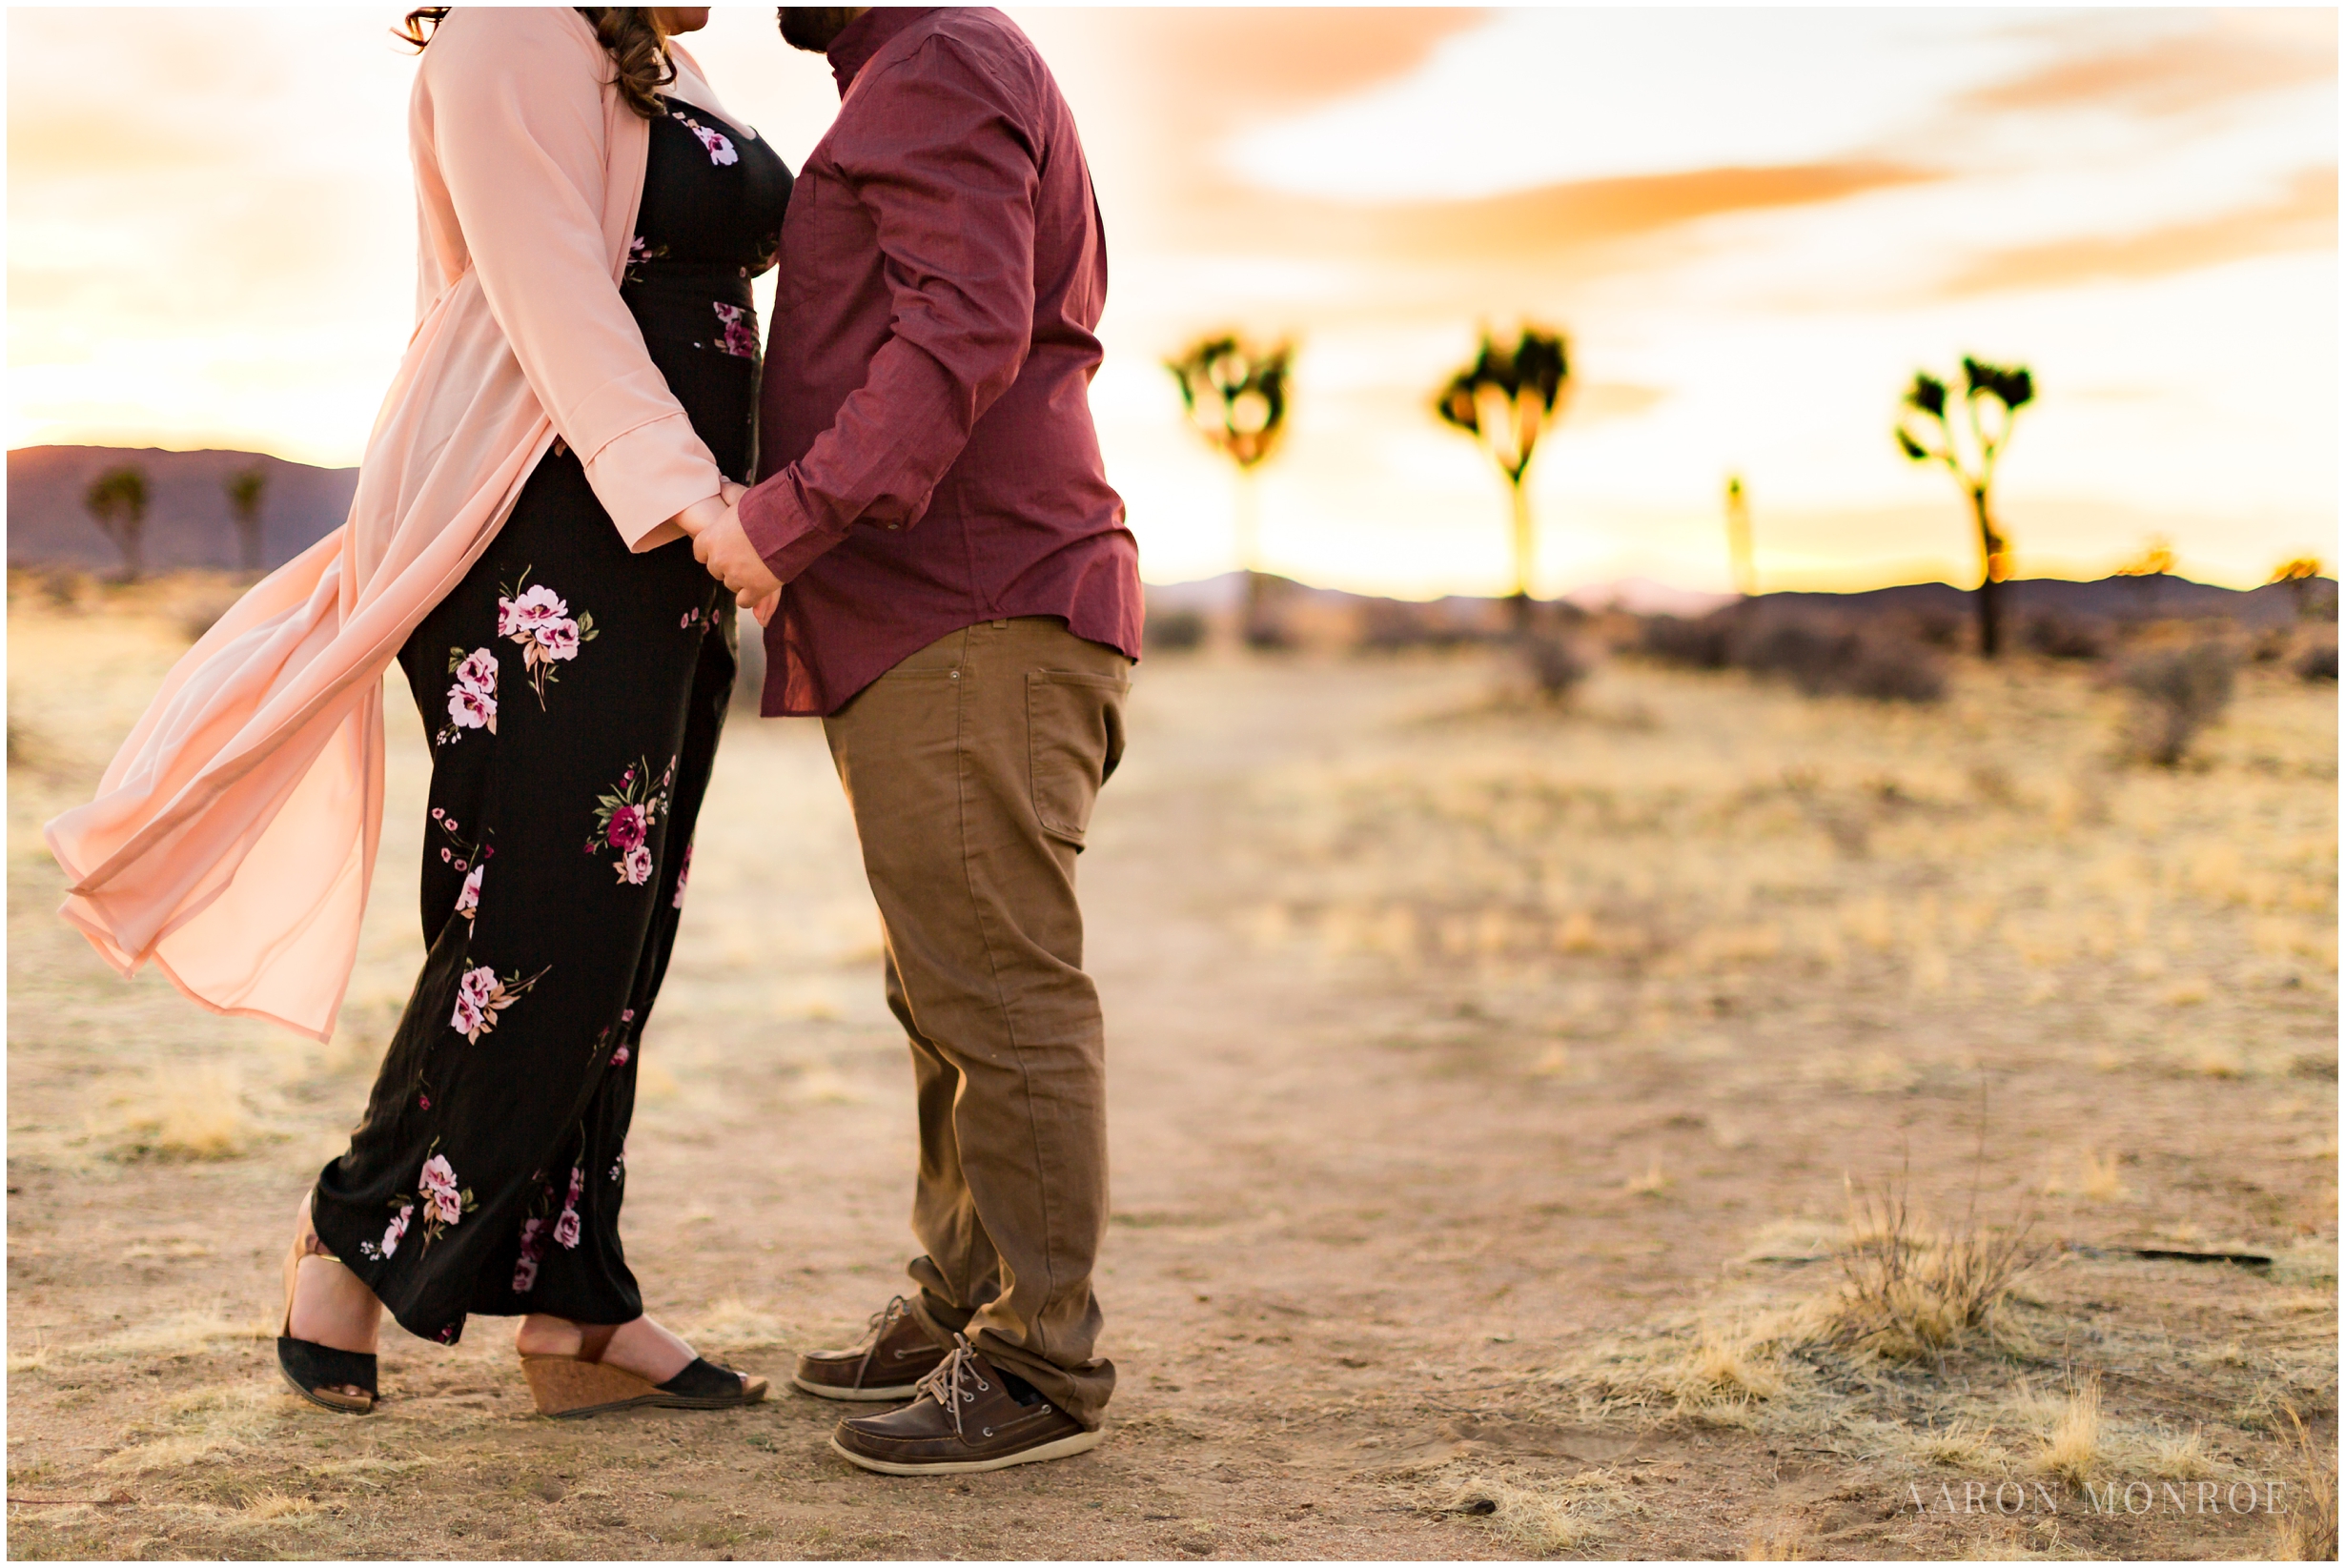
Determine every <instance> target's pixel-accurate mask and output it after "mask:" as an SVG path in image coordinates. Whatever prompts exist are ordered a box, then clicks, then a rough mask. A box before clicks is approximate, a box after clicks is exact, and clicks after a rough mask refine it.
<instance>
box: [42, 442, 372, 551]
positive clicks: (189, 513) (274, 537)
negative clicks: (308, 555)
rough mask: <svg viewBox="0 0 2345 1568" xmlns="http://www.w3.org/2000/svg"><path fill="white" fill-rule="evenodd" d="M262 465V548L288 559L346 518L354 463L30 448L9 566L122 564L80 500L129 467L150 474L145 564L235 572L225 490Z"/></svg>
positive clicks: (354, 480)
mask: <svg viewBox="0 0 2345 1568" xmlns="http://www.w3.org/2000/svg"><path fill="white" fill-rule="evenodd" d="M255 466H257V467H258V468H259V469H260V471H261V472H262V473H263V474H264V475H266V476H267V478H268V488H267V490H266V491H265V493H264V494H263V497H262V500H261V511H260V519H261V521H260V539H261V553H262V557H263V559H264V561H265V562H266V564H268V565H270V566H281V565H283V564H284V563H285V562H286V561H288V560H292V559H293V558H294V557H296V556H297V555H299V554H300V553H301V552H302V551H304V550H306V549H308V548H309V547H310V546H311V545H313V544H315V543H316V542H317V541H318V540H321V539H323V538H324V537H325V536H326V535H328V534H330V533H332V532H333V531H334V530H335V529H336V528H339V527H340V526H341V525H342V519H345V518H347V517H348V516H349V515H350V498H351V497H352V496H353V495H355V494H356V493H357V488H358V471H357V469H355V468H312V467H310V466H309V465H308V464H307V463H296V462H287V461H285V460H284V459H283V458H268V457H262V456H260V455H259V454H257V453H253V452H163V451H158V450H156V449H154V448H153V447H120V446H28V447H20V448H18V449H17V450H15V451H13V452H10V454H9V521H8V532H9V564H10V566H34V567H38V566H80V567H87V568H91V569H92V570H99V571H104V570H109V569H111V568H113V567H116V566H119V565H120V564H121V563H122V557H121V555H120V553H119V552H117V551H116V550H115V549H114V547H113V544H112V541H111V540H108V539H107V538H106V536H105V535H104V534H101V533H99V532H98V527H97V524H96V523H95V522H93V521H92V520H91V517H90V514H89V512H88V511H87V510H85V509H84V508H83V506H82V497H83V495H84V494H85V493H86V492H87V491H88V490H89V488H90V481H91V480H92V479H96V478H97V477H98V476H99V475H100V474H102V473H105V472H106V471H107V470H108V469H112V468H121V467H131V468H136V469H139V470H140V471H142V472H143V473H144V474H145V475H146V477H147V527H146V557H147V570H149V571H151V572H167V571H171V570H173V568H175V567H182V566H212V567H220V568H224V569H227V570H230V571H234V570H235V568H236V567H238V566H239V565H241V564H242V560H241V557H240V554H239V546H238V542H237V537H236V525H235V519H233V518H232V517H231V516H230V514H229V510H228V496H227V493H226V491H225V489H224V488H223V486H224V485H225V484H226V483H227V481H228V479H229V478H230V477H231V476H232V475H235V474H238V473H241V472H243V471H244V470H246V469H248V468H252V467H255Z"/></svg>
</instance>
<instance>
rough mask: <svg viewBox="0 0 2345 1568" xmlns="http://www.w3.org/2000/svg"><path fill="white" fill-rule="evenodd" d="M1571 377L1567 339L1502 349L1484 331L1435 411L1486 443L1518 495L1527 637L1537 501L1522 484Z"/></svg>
mask: <svg viewBox="0 0 2345 1568" xmlns="http://www.w3.org/2000/svg"><path fill="white" fill-rule="evenodd" d="M1571 377H1572V371H1571V347H1570V344H1569V343H1568V342H1567V341H1566V340H1565V339H1564V337H1563V335H1562V334H1560V333H1548V332H1541V331H1540V329H1539V328H1537V327H1529V326H1526V327H1524V328H1523V329H1522V336H1521V337H1520V339H1519V341H1517V343H1516V344H1515V346H1514V347H1513V348H1512V349H1502V348H1500V347H1499V345H1498V344H1497V343H1496V342H1494V341H1493V340H1492V339H1491V336H1490V335H1489V334H1488V333H1484V334H1482V348H1481V353H1480V354H1478V355H1477V356H1475V359H1474V362H1473V363H1472V364H1470V365H1468V366H1466V367H1465V369H1463V370H1461V371H1459V372H1458V374H1457V375H1455V376H1453V377H1450V380H1449V384H1448V385H1447V386H1445V387H1443V388H1442V389H1441V391H1440V394H1439V396H1438V397H1436V398H1435V399H1434V405H1433V407H1434V412H1435V413H1437V414H1438V415H1439V416H1440V417H1441V418H1442V419H1443V420H1444V421H1445V422H1447V423H1449V424H1452V425H1455V426H1457V427H1458V429H1459V430H1462V431H1464V432H1465V433H1466V434H1467V435H1469V436H1471V437H1473V438H1475V439H1476V440H1477V441H1478V442H1480V443H1481V448H1482V450H1483V451H1485V452H1487V453H1489V454H1490V457H1491V460H1492V461H1494V462H1496V463H1497V464H1498V465H1499V473H1501V474H1503V475H1505V476H1506V483H1507V486H1508V488H1509V489H1510V490H1511V491H1512V492H1513V499H1514V503H1515V594H1514V598H1515V625H1516V628H1517V629H1518V630H1521V631H1527V630H1528V629H1529V627H1530V624H1531V564H1532V560H1533V549H1532V546H1533V539H1532V534H1531V499H1530V497H1529V496H1528V495H1527V494H1525V493H1524V491H1523V488H1522V479H1523V475H1524V474H1525V473H1527V472H1528V471H1529V469H1530V467H1531V458H1532V455H1533V453H1535V452H1536V451H1537V450H1538V448H1539V438H1540V436H1541V435H1542V434H1543V433H1544V432H1545V430H1546V427H1547V426H1548V425H1549V424H1551V423H1552V422H1554V419H1555V412H1556V407H1557V405H1558V404H1559V403H1560V402H1561V401H1562V398H1563V395H1564V393H1565V392H1566V391H1567V390H1568V389H1569V387H1570V385H1571Z"/></svg>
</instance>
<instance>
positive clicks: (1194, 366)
mask: <svg viewBox="0 0 2345 1568" xmlns="http://www.w3.org/2000/svg"><path fill="white" fill-rule="evenodd" d="M1294 356H1295V348H1294V345H1293V344H1291V343H1280V344H1279V345H1278V346H1277V347H1275V348H1274V349H1270V350H1267V351H1265V350H1262V349H1258V348H1256V347H1254V345H1253V344H1251V343H1248V342H1246V341H1245V340H1244V339H1242V338H1240V337H1238V336H1236V335H1235V334H1234V333H1223V334H1221V335H1220V336H1212V337H1201V338H1199V339H1198V340H1197V341H1196V342H1194V343H1193V344H1191V345H1190V346H1189V351H1188V352H1187V353H1186V354H1184V355H1182V356H1180V357H1179V358H1177V359H1168V360H1166V361H1165V367H1164V368H1165V369H1167V370H1169V371H1171V372H1172V373H1173V380H1174V381H1176V382H1178V383H1179V385H1180V389H1181V406H1182V407H1183V408H1185V409H1187V410H1188V411H1189V422H1190V423H1191V424H1192V425H1193V426H1194V427H1195V428H1196V429H1197V430H1198V432H1199V433H1201V434H1202V435H1203V436H1204V437H1205V438H1206V439H1207V440H1209V441H1211V442H1213V445H1214V447H1215V448H1217V449H1218V450H1219V451H1221V452H1222V453H1223V454H1224V455H1226V456H1227V457H1228V458H1229V459H1230V460H1231V461H1232V462H1234V463H1235V464H1237V555H1238V564H1239V566H1240V567H1242V568H1243V569H1244V571H1245V573H1246V609H1245V634H1244V635H1245V638H1246V641H1249V642H1253V643H1255V644H1257V645H1261V644H1267V643H1270V642H1274V641H1277V634H1276V631H1275V629H1274V628H1273V627H1272V626H1271V625H1270V624H1269V623H1268V622H1267V621H1265V619H1264V618H1263V614H1262V582H1263V580H1262V569H1261V560H1260V555H1261V518H1260V511H1259V508H1260V501H1259V499H1258V498H1257V497H1256V495H1255V493H1254V468H1255V466H1256V465H1257V464H1259V463H1260V462H1261V461H1262V459H1263V458H1267V457H1269V456H1270V455H1271V453H1272V452H1273V451H1274V450H1276V448H1277V445H1278V438H1279V437H1280V436H1281V435H1283V434H1285V432H1286V425H1287V367H1288V363H1289V361H1290V360H1292V359H1293V358H1294Z"/></svg>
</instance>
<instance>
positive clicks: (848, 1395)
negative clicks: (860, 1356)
mask: <svg viewBox="0 0 2345 1568" xmlns="http://www.w3.org/2000/svg"><path fill="white" fill-rule="evenodd" d="M790 1387H792V1388H794V1389H796V1390H797V1391H798V1392H799V1393H801V1394H811V1395H814V1396H815V1397H816V1398H817V1399H855V1400H867V1399H909V1398H911V1396H912V1395H915V1394H917V1393H919V1392H920V1385H919V1384H918V1383H899V1384H896V1385H894V1386H893V1387H890V1388H884V1389H843V1388H840V1387H839V1386H838V1385H837V1384H835V1383H809V1382H807V1381H806V1380H805V1378H803V1377H801V1376H799V1375H797V1374H796V1373H792V1374H790Z"/></svg>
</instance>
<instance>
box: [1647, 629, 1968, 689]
mask: <svg viewBox="0 0 2345 1568" xmlns="http://www.w3.org/2000/svg"><path fill="white" fill-rule="evenodd" d="M1922 625H1923V623H1922V621H1921V620H1920V619H1919V618H1898V619H1896V620H1884V621H1877V622H1872V623H1866V624H1861V625H1852V624H1849V623H1847V622H1845V621H1841V620H1839V619H1837V618H1835V617H1832V616H1829V615H1817V614H1801V613H1796V612H1779V613H1776V614H1772V615H1764V616H1762V615H1754V614H1753V613H1751V611H1750V610H1749V608H1748V607H1747V606H1734V607H1730V608H1728V609H1723V610H1720V611H1717V612H1715V613H1713V614H1710V615H1706V616H1703V618H1702V619H1701V620H1699V621H1682V620H1680V619H1678V618H1677V617H1675V616H1653V617H1650V618H1649V619H1647V620H1646V621H1645V622H1644V625H1643V629H1642V636H1641V638H1640V640H1639V651H1640V652H1642V653H1643V654H1644V655H1645V657H1647V658H1649V659H1653V660H1656V661H1658V662H1662V663H1665V664H1677V665H1681V666H1682V667H1685V668H1688V669H1705V670H1717V669H1745V670H1749V671H1751V672H1752V673H1753V674H1755V675H1774V676H1781V677H1783V678H1784V679H1785V680H1788V681H1789V682H1791V683H1792V684H1793V685H1795V686H1797V687H1799V688H1800V690H1802V691H1804V692H1805V693H1806V694H1807V695H1808V696H1810V697H1823V696H1827V695H1834V694H1837V695H1842V696H1847V697H1866V698H1870V699H1872V700H1874V701H1875V702H1887V703H1935V702H1937V701H1938V700H1939V699H1941V698H1943V697H1944V696H1945V695H1946V667H1945V665H1944V663H1943V662H1941V661H1940V659H1939V658H1938V656H1937V655H1936V654H1935V653H1934V652H1932V651H1931V649H1930V647H1929V646H1928V645H1927V643H1926V641H1924V640H1923V638H1922V636H1921V630H1922Z"/></svg>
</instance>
